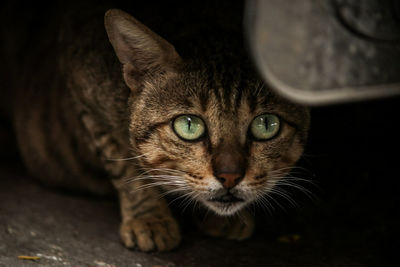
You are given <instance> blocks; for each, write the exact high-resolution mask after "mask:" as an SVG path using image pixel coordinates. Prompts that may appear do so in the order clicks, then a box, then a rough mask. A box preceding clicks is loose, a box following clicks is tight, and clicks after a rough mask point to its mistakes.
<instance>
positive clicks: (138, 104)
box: [12, 9, 310, 252]
mask: <svg viewBox="0 0 400 267" xmlns="http://www.w3.org/2000/svg"><path fill="white" fill-rule="evenodd" d="M61 24H62V25H63V26H62V29H58V28H56V27H55V26H53V25H48V26H47V27H48V30H49V31H51V32H53V33H54V32H56V33H57V34H55V35H54V36H56V37H54V39H53V40H51V41H48V42H42V43H41V46H40V51H39V52H38V53H36V54H35V55H34V56H33V57H31V58H30V59H29V60H26V62H24V64H25V67H24V69H25V70H27V71H25V74H24V75H21V77H22V76H23V77H28V78H23V79H22V78H21V79H20V80H21V81H19V83H17V86H16V88H17V89H16V90H15V94H14V96H13V99H14V101H13V112H12V113H13V118H12V120H13V123H14V128H15V133H16V138H17V141H18V146H19V149H20V152H21V156H22V158H23V161H24V163H25V165H26V166H27V169H28V170H29V171H30V173H31V174H32V175H34V176H35V177H37V179H39V180H40V181H41V182H42V183H44V184H47V185H50V186H56V187H62V188H66V189H70V190H78V191H84V192H85V191H90V192H93V193H96V194H99V195H105V194H109V193H112V192H117V194H118V197H119V202H120V209H121V217H122V222H121V226H120V236H121V239H122V242H123V243H124V245H125V246H126V247H128V248H136V249H139V250H141V251H146V252H147V251H168V250H171V249H174V248H176V247H177V246H178V245H179V243H180V241H181V234H180V230H179V226H178V223H177V221H176V219H175V218H174V217H173V215H172V213H171V211H170V208H169V206H168V202H167V200H166V199H165V198H164V195H166V194H172V195H173V196H174V198H173V199H174V201H175V200H176V201H181V200H182V201H183V200H185V201H192V202H196V203H198V204H199V205H201V206H203V207H205V208H206V209H208V210H210V211H211V212H209V214H208V216H207V217H206V219H205V220H204V221H203V222H201V223H199V224H198V225H199V227H200V229H201V230H202V231H204V232H205V233H207V234H209V235H212V236H220V237H225V238H228V239H234V240H243V239H246V238H248V237H249V236H250V235H251V234H252V232H253V230H254V224H255V223H254V218H253V217H252V215H250V213H248V212H246V207H247V206H248V205H250V204H251V203H254V202H256V201H257V200H259V199H261V198H262V197H263V195H265V194H268V192H269V191H270V190H272V188H273V187H274V185H275V184H276V183H277V182H278V181H279V179H281V177H284V176H285V175H287V174H288V173H289V172H290V170H291V168H292V167H293V166H294V165H295V164H296V162H297V161H298V159H299V158H300V156H301V154H302V152H303V150H304V146H305V143H306V140H307V132H308V128H309V121H310V115H309V111H308V109H307V108H305V107H302V106H299V105H297V104H293V103H290V102H288V101H287V100H285V99H283V98H282V97H280V96H278V95H277V94H275V93H274V92H273V91H271V90H270V89H269V88H268V86H266V85H265V84H264V83H263V82H262V80H261V79H260V78H259V77H258V75H257V72H256V71H255V70H254V69H253V67H252V64H251V61H250V60H249V59H248V55H247V53H246V50H245V49H244V47H243V44H242V41H241V38H240V37H239V38H238V37H237V36H236V35H234V34H230V33H227V34H224V33H220V32H217V34H214V35H213V34H212V33H209V32H195V33H193V34H192V36H185V35H182V36H181V37H180V39H179V38H177V39H176V40H178V39H179V40H181V41H176V46H173V45H172V44H171V43H169V42H168V41H167V40H165V39H164V38H162V37H161V36H159V35H157V34H156V33H154V32H153V31H151V30H150V29H149V28H147V27H146V26H145V25H143V24H142V23H141V22H139V21H138V20H136V19H135V18H134V17H133V16H131V15H129V14H128V13H125V12H124V11H122V10H119V9H111V10H108V11H107V12H106V14H105V16H104V26H105V29H104V28H103V32H104V34H97V33H98V32H100V31H101V30H100V29H99V30H97V28H96V30H93V28H91V26H87V28H85V26H82V27H81V28H79V30H77V29H76V27H75V28H74V27H69V26H68V23H65V24H63V23H61ZM89 24H90V23H89ZM89 24H88V25H89ZM50 55H51V56H50ZM44 70H45V71H44ZM282 179H284V178H282ZM234 214H240V216H238V217H232V218H230V219H229V220H228V219H227V218H228V217H231V216H232V215H234ZM239 217H240V219H239Z"/></svg>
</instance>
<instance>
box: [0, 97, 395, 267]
mask: <svg viewBox="0 0 400 267" xmlns="http://www.w3.org/2000/svg"><path fill="white" fill-rule="evenodd" d="M398 103H399V100H392V101H380V102H375V103H363V104H354V105H347V106H336V107H330V108H318V109H314V110H313V115H314V120H313V127H312V130H311V136H310V145H309V149H308V151H307V152H306V157H305V160H303V162H301V164H302V165H303V166H305V168H306V169H307V170H308V171H306V172H305V173H304V174H302V175H304V176H305V177H308V178H309V179H312V180H313V182H314V184H315V185H316V186H308V187H307V188H308V189H310V190H311V191H313V192H314V195H315V198H316V200H310V199H308V198H307V197H306V196H304V194H301V193H299V192H293V194H294V195H293V198H294V199H295V200H296V202H297V203H298V206H299V207H297V208H293V207H291V206H290V205H289V203H288V202H287V201H286V202H285V201H284V199H281V200H279V201H280V203H281V204H282V206H283V208H284V209H285V210H286V211H283V209H282V208H279V207H278V205H276V209H275V211H273V212H271V214H268V213H267V212H263V210H262V209H256V214H257V218H258V219H257V220H258V227H257V230H256V233H255V235H254V236H253V237H252V238H251V239H249V240H247V241H244V242H233V241H226V240H220V239H213V238H208V237H204V236H202V235H201V234H199V233H198V232H196V230H194V227H192V224H191V222H190V219H189V217H190V216H189V215H190V209H188V212H186V213H185V214H183V215H180V216H179V218H180V221H181V225H182V231H183V236H184V239H183V242H182V244H181V246H180V247H179V248H177V249H176V250H174V251H172V252H169V253H151V254H146V253H141V252H137V251H132V250H128V249H126V248H124V247H123V246H122V244H121V243H120V240H119V236H118V226H119V213H118V203H117V202H116V201H115V200H114V199H98V198H94V197H91V196H82V195H73V194H68V193H63V192H59V191H55V190H52V189H49V188H44V187H42V186H40V185H38V184H37V183H35V181H34V180H32V179H31V178H30V177H29V175H28V174H26V173H25V172H24V170H23V168H22V167H21V165H20V164H19V163H18V160H11V159H10V158H9V157H6V158H5V159H2V160H1V162H2V164H1V167H0V266H1V267H3V266H7V267H8V266H98V267H102V266H118V267H119V266H133V267H140V266H143V267H145V266H152V267H154V266H163V267H167V266H256V267H258V266H346V267H347V266H392V265H389V263H391V262H393V260H396V256H397V253H398V248H400V242H399V240H400V239H399V237H400V235H399V223H400V218H399V208H398V205H397V203H398V201H399V199H398V195H399V193H400V189H399V181H398V180H399V179H398V178H399V175H398V172H397V167H396V166H397V164H398V157H395V156H392V154H391V153H390V151H395V152H396V151H398V148H400V146H399V143H400V142H399V140H398V136H400V135H399V130H396V127H394V124H395V122H396V121H397V122H398V119H397V115H396V114H398V112H396V109H397V107H398ZM3 147H5V146H3ZM3 153H4V150H3ZM3 157H4V154H3ZM177 213H178V215H179V212H177ZM293 234H295V235H298V237H299V239H298V240H297V241H294V240H293V238H292V239H291V238H290V236H291V235H293ZM294 239H296V238H294ZM18 256H37V257H39V259H37V260H26V259H19V258H18Z"/></svg>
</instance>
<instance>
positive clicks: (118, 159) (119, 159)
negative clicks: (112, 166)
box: [106, 153, 148, 161]
mask: <svg viewBox="0 0 400 267" xmlns="http://www.w3.org/2000/svg"><path fill="white" fill-rule="evenodd" d="M146 155H148V153H144V154H141V155H138V156H134V157H129V158H109V159H106V160H108V161H129V160H134V159H138V158H142V157H145V156H146Z"/></svg>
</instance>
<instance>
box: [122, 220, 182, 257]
mask: <svg viewBox="0 0 400 267" xmlns="http://www.w3.org/2000/svg"><path fill="white" fill-rule="evenodd" d="M120 234H121V238H122V242H123V243H124V244H125V246H126V247H128V248H138V249H139V250H141V251H145V252H149V251H168V250H171V249H173V248H175V247H177V246H178V245H179V243H180V241H181V235H180V232H179V227H178V223H177V222H176V220H175V219H174V218H172V217H171V216H169V215H166V216H164V217H162V218H158V217H157V218H156V217H148V218H139V219H132V220H128V221H127V222H124V223H122V224H121V228H120Z"/></svg>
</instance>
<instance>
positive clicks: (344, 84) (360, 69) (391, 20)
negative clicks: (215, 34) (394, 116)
mask: <svg viewBox="0 0 400 267" xmlns="http://www.w3.org/2000/svg"><path fill="white" fill-rule="evenodd" d="M399 2H400V1H397V0H363V1H359V0H330V1H328V0H324V1H320V0H291V1H281V0H247V2H246V9H245V29H246V35H247V40H248V46H249V48H250V51H251V53H252V56H253V59H254V61H255V63H256V66H257V68H258V70H259V72H260V73H261V75H262V76H263V77H264V78H265V80H266V82H267V83H268V84H269V85H270V86H272V87H273V88H274V89H276V90H277V92H278V93H280V94H282V95H283V96H286V97H287V98H289V99H291V100H293V101H296V102H300V103H303V104H310V105H323V104H329V103H342V102H349V101H356V100H362V99H371V98H380V97H385V96H393V95H400V3H399Z"/></svg>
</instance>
